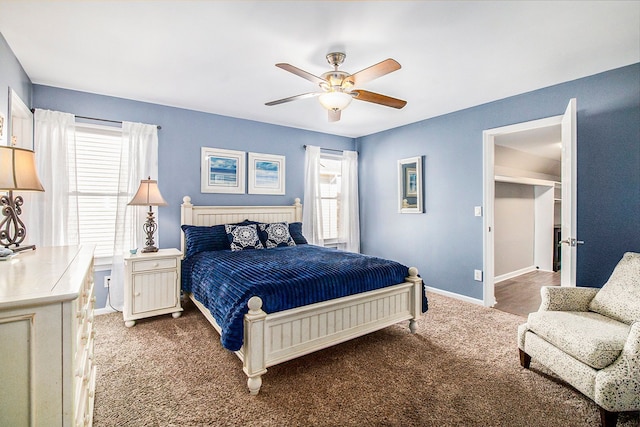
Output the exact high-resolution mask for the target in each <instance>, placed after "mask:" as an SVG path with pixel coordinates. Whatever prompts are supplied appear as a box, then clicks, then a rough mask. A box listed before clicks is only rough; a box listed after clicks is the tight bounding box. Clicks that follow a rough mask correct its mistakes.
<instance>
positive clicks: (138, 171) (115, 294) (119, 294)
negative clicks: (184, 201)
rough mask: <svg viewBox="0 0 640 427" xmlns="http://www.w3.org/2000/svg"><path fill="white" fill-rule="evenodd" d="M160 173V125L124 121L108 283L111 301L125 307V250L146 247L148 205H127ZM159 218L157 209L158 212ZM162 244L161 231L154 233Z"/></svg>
mask: <svg viewBox="0 0 640 427" xmlns="http://www.w3.org/2000/svg"><path fill="white" fill-rule="evenodd" d="M148 177H151V179H157V177H158V128H157V126H155V125H147V124H143V123H131V122H122V153H121V156H120V182H119V186H120V188H119V189H118V194H119V197H118V206H117V213H116V230H115V238H114V242H113V264H112V267H111V282H110V285H109V304H111V306H112V307H113V308H115V309H117V310H122V308H123V304H124V258H123V256H124V253H126V252H128V251H129V249H133V248H138V250H140V249H142V248H143V247H144V242H145V238H146V235H145V233H144V230H143V228H142V225H143V224H144V222H145V220H146V217H147V210H148V207H146V208H143V207H142V206H127V203H129V201H130V200H131V199H132V198H133V196H134V195H135V193H136V191H138V187H139V186H140V180H142V179H147V178H148ZM155 218H156V222H157V219H158V218H157V213H156V216H155ZM154 240H155V242H156V246H159V243H158V235H157V234H156V235H155V236H154Z"/></svg>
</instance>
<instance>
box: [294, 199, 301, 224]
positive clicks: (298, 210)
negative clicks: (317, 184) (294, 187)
mask: <svg viewBox="0 0 640 427" xmlns="http://www.w3.org/2000/svg"><path fill="white" fill-rule="evenodd" d="M293 206H294V207H295V208H296V213H295V215H296V221H295V222H301V221H302V203H300V198H299V197H296V199H295V200H294V201H293Z"/></svg>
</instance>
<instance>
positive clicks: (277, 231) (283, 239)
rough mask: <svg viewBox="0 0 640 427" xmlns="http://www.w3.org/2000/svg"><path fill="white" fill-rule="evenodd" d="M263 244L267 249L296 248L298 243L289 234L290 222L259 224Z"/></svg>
mask: <svg viewBox="0 0 640 427" xmlns="http://www.w3.org/2000/svg"><path fill="white" fill-rule="evenodd" d="M258 229H259V230H260V234H261V236H260V237H262V239H261V240H262V242H263V243H264V245H265V246H266V247H267V248H279V247H282V246H295V245H296V242H294V241H293V239H292V238H291V234H289V223H288V222H272V223H271V224H258Z"/></svg>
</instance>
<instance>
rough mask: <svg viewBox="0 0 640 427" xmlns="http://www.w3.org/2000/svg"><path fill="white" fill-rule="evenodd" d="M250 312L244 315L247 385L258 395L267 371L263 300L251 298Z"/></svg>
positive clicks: (244, 367) (244, 369)
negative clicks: (263, 375) (263, 376)
mask: <svg viewBox="0 0 640 427" xmlns="http://www.w3.org/2000/svg"><path fill="white" fill-rule="evenodd" d="M247 305H248V306H249V312H248V313H247V314H245V315H244V366H243V367H242V370H243V371H244V373H245V374H247V377H249V378H248V379H247V386H248V387H249V392H250V393H251V394H252V395H254V396H255V395H257V394H258V392H259V391H260V387H261V386H262V374H264V373H266V372H267V369H266V367H265V362H264V319H265V318H266V317H267V313H265V312H264V311H262V300H261V299H260V297H256V296H253V297H251V298H250V299H249V303H248V304H247Z"/></svg>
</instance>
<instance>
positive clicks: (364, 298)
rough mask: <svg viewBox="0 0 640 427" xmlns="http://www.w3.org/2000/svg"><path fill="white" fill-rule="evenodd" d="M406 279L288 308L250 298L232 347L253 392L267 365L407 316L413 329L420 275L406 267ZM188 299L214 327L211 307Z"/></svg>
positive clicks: (418, 312) (419, 310)
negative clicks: (265, 307)
mask: <svg viewBox="0 0 640 427" xmlns="http://www.w3.org/2000/svg"><path fill="white" fill-rule="evenodd" d="M405 280H406V282H404V283H400V284H398V285H394V286H389V287H386V288H382V289H376V290H373V291H369V292H365V293H361V294H356V295H350V296H347V297H343V298H338V299H334V300H329V301H323V302H320V303H316V304H311V305H306V306H303V307H298V308H294V309H291V310H286V311H281V312H277V313H272V314H267V313H265V312H264V311H262V300H261V299H260V298H259V297H252V298H251V299H250V300H249V304H248V305H249V312H248V313H247V314H246V315H245V319H244V345H243V347H242V348H241V349H240V350H239V351H236V355H237V356H238V357H239V358H240V360H242V362H243V371H244V372H245V374H246V375H247V377H248V380H247V385H248V387H249V391H250V393H251V394H253V395H255V394H258V392H259V391H260V387H261V385H262V375H263V374H264V373H266V372H267V368H268V367H269V366H273V365H276V364H278V363H282V362H285V361H287V360H291V359H295V358H296V357H299V356H303V355H305V354H308V353H311V352H314V351H317V350H321V349H323V348H327V347H331V346H333V345H336V344H339V343H341V342H344V341H347V340H350V339H353V338H356V337H359V336H362V335H365V334H368V333H370V332H373V331H377V330H379V329H382V328H385V327H387V326H390V325H393V324H396V323H398V322H401V321H403V320H409V321H410V325H409V328H410V329H411V332H415V321H416V320H418V319H419V318H420V316H421V315H422V292H423V290H422V279H420V278H419V277H418V270H417V269H416V268H414V267H412V268H410V269H409V277H407V278H406V279H405ZM191 299H192V300H193V301H194V303H195V304H196V306H197V307H198V308H199V309H200V310H201V311H202V312H203V313H204V315H205V317H206V318H207V319H208V320H209V322H211V324H212V325H213V326H214V327H215V329H216V330H217V331H218V332H219V333H220V332H221V329H220V326H219V325H218V323H217V322H216V320H215V319H214V318H213V316H212V315H211V313H210V312H209V310H207V308H206V307H204V306H203V305H202V304H201V303H200V302H198V301H197V300H195V299H194V298H193V296H192V295H191Z"/></svg>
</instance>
